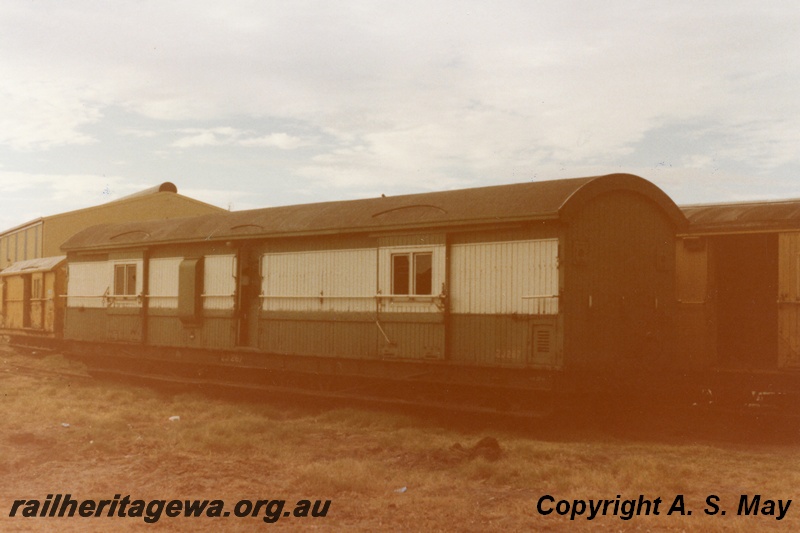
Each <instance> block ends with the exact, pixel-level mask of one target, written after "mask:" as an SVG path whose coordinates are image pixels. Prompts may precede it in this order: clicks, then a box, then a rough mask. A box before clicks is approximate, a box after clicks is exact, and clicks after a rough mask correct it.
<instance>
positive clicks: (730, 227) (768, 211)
mask: <svg viewBox="0 0 800 533" xmlns="http://www.w3.org/2000/svg"><path fill="white" fill-rule="evenodd" d="M681 210H682V211H683V213H684V215H686V218H687V219H688V220H689V228H688V231H689V233H693V234H698V233H703V234H711V233H742V232H770V231H780V230H789V229H800V199H794V200H777V201H758V202H737V203H725V204H707V205H688V206H683V207H681Z"/></svg>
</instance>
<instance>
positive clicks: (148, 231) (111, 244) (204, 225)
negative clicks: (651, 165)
mask: <svg viewBox="0 0 800 533" xmlns="http://www.w3.org/2000/svg"><path fill="white" fill-rule="evenodd" d="M615 190H625V191H631V192H634V193H638V194H640V195H643V196H645V197H647V198H649V199H650V200H652V201H653V202H655V203H656V204H657V205H658V206H659V207H660V208H661V209H662V210H663V211H664V212H665V214H666V215H667V216H668V217H669V218H670V219H671V220H672V221H673V223H675V224H676V225H679V224H683V223H684V222H685V218H684V216H683V214H682V213H681V211H680V209H679V208H678V207H677V206H676V205H675V204H674V203H673V202H672V200H671V199H670V198H669V197H668V196H667V195H666V194H664V192H663V191H661V190H660V189H659V188H658V187H656V186H655V185H653V184H652V183H650V182H648V181H646V180H644V179H642V178H640V177H638V176H633V175H631V174H610V175H606V176H594V177H587V178H572V179H561V180H553V181H541V182H530V183H519V184H513V185H495V186H490V187H479V188H473V189H461V190H454V191H443V192H432V193H423V194H410V195H403V196H392V197H381V198H369V199H362V200H348V201H338V202H323V203H315V204H303V205H292V206H283V207H271V208H265V209H255V210H249V211H237V212H232V213H223V214H212V215H203V216H199V217H192V218H189V219H173V220H166V221H142V222H132V223H127V224H115V225H103V226H95V227H93V228H89V229H87V230H84V231H82V232H80V233H78V234H77V235H75V236H74V237H72V238H71V239H69V240H68V241H67V242H66V243H65V244H64V246H62V249H63V250H65V251H68V250H78V249H102V248H119V247H126V246H142V245H147V244H156V243H162V244H164V243H171V242H199V241H205V240H229V239H244V238H255V237H283V236H302V235H330V234H340V233H357V232H370V231H393V230H417V229H423V228H425V229H428V228H440V227H453V226H463V225H470V224H486V223H509V222H519V221H537V220H555V219H562V218H563V219H568V218H569V217H570V216H572V213H573V212H575V211H576V210H578V209H580V206H582V205H583V204H584V203H585V202H587V201H589V200H590V199H592V198H594V197H595V196H597V195H599V194H602V193H605V192H610V191H615Z"/></svg>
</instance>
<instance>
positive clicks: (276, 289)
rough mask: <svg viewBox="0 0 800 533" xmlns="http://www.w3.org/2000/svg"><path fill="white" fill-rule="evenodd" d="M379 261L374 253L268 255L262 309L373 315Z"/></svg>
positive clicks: (263, 271)
mask: <svg viewBox="0 0 800 533" xmlns="http://www.w3.org/2000/svg"><path fill="white" fill-rule="evenodd" d="M376 261H377V256H376V251H375V250H373V249H355V250H331V251H313V252H289V253H269V254H265V255H264V256H263V257H262V260H261V276H262V286H261V292H262V295H263V298H262V309H264V310H265V311H336V312H369V311H374V310H375V290H376V287H377V283H376V276H377V266H376Z"/></svg>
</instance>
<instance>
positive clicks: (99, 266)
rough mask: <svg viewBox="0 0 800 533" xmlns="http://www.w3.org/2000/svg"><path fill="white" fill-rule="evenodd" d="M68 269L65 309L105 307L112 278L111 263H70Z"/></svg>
mask: <svg viewBox="0 0 800 533" xmlns="http://www.w3.org/2000/svg"><path fill="white" fill-rule="evenodd" d="M68 268H69V278H68V279H69V281H68V283H67V307H105V296H107V295H108V294H110V292H111V284H112V281H113V276H114V274H113V272H114V271H113V268H112V267H111V263H109V262H108V261H90V262H83V263H77V262H72V263H70V264H69V267H68Z"/></svg>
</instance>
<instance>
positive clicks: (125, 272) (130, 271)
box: [114, 264, 136, 296]
mask: <svg viewBox="0 0 800 533" xmlns="http://www.w3.org/2000/svg"><path fill="white" fill-rule="evenodd" d="M114 294H115V295H118V296H132V295H135V294H136V265H135V264H129V265H114Z"/></svg>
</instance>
